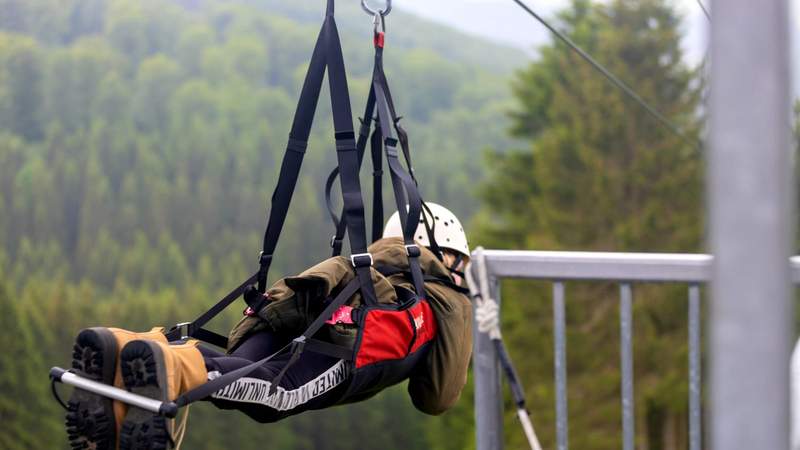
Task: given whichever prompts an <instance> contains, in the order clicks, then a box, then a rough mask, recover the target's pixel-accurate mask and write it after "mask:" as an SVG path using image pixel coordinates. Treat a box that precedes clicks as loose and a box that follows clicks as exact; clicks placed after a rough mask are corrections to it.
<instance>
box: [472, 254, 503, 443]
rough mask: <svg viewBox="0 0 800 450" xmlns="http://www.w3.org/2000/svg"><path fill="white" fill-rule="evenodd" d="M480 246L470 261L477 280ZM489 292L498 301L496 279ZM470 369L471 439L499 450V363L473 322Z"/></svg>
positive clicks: (501, 405) (501, 411) (486, 337)
mask: <svg viewBox="0 0 800 450" xmlns="http://www.w3.org/2000/svg"><path fill="white" fill-rule="evenodd" d="M482 251H483V249H481V248H478V249H477V250H476V251H475V255H474V256H475V257H474V258H473V260H472V263H471V264H470V270H473V275H474V277H475V278H477V279H479V278H480V277H479V276H478V275H479V272H478V271H481V270H488V267H485V266H483V265H481V264H482V263H483V261H484V258H482V257H480V256H479V255H480V252H482ZM489 295H490V297H491V298H493V299H495V301H496V302H497V304H498V305H499V304H500V286H499V283H498V281H497V278H495V277H491V278H489ZM472 330H473V331H472V336H473V341H474V345H473V353H472V372H473V375H474V383H475V439H476V448H477V450H501V449H502V448H503V396H502V392H501V386H500V363H499V359H498V357H497V353H496V350H495V347H494V344H493V343H492V340H491V339H490V338H489V334H488V333H481V332H479V331H478V325H477V324H476V323H473V326H472Z"/></svg>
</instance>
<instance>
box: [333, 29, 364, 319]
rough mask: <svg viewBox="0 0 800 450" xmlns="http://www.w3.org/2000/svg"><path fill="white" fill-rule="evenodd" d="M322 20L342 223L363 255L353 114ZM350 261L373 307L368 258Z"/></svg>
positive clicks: (340, 61)
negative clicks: (334, 133) (340, 191)
mask: <svg viewBox="0 0 800 450" xmlns="http://www.w3.org/2000/svg"><path fill="white" fill-rule="evenodd" d="M325 20H326V23H330V24H331V26H328V27H323V32H324V33H325V35H326V36H325V40H326V42H327V45H328V52H327V57H328V82H329V86H330V93H331V109H332V111H333V125H334V129H335V130H336V155H337V159H338V161H339V174H340V176H339V182H340V184H341V189H342V203H343V206H344V207H343V215H342V220H343V221H345V223H346V224H347V230H348V233H347V234H348V236H349V237H350V252H351V254H353V255H366V254H367V232H366V224H365V220H364V202H363V199H362V198H361V180H359V178H358V172H359V163H358V152H357V150H356V141H355V133H354V132H353V114H352V112H351V109H350V96H349V91H348V88H347V78H346V74H345V68H344V58H343V56H342V47H341V43H340V41H339V33H338V31H337V29H336V25H335V21H334V19H333V16H332V15H331V16H328V17H327V18H326V19H325ZM351 260H352V261H353V266H354V267H355V270H356V275H357V277H358V279H359V284H360V289H361V295H362V297H363V298H364V303H366V304H367V305H376V304H377V303H378V298H377V295H376V294H375V287H374V286H373V285H372V276H371V274H370V270H369V268H370V266H371V265H372V257H371V256H370V257H369V263H367V261H366V260H365V258H361V259H358V260H357V259H356V258H354V257H351Z"/></svg>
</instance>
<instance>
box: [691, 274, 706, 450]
mask: <svg viewBox="0 0 800 450" xmlns="http://www.w3.org/2000/svg"><path fill="white" fill-rule="evenodd" d="M701 342H702V341H701V339H700V286H698V285H696V284H693V285H691V286H689V450H702V448H703V445H702V436H703V434H702V431H701V430H702V428H701V422H700V415H701V414H700V411H701V406H700V400H701V397H700V389H701V381H700V373H701V371H702V369H701V367H700V351H701V347H702V344H701Z"/></svg>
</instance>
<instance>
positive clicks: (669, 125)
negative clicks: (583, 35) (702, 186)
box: [514, 0, 701, 148]
mask: <svg viewBox="0 0 800 450" xmlns="http://www.w3.org/2000/svg"><path fill="white" fill-rule="evenodd" d="M514 3H516V4H517V5H519V6H520V8H522V9H524V10H525V11H526V12H527V13H528V14H530V15H531V16H533V18H534V19H536V20H538V21H539V23H541V24H542V25H544V26H545V27H546V28H547V29H548V30H550V31H551V32H552V33H553V34H554V35H555V36H556V37H557V38H559V39H561V41H563V42H564V43H565V44H567V46H569V47H570V48H571V49H572V50H574V51H575V53H577V54H578V55H580V57H581V58H583V59H584V60H585V61H586V62H588V63H589V64H591V65H592V67H594V68H595V69H596V70H597V71H598V72H600V73H601V74H602V75H603V76H604V77H606V78H607V79H608V81H610V82H611V83H612V84H614V85H615V86H616V87H617V88H619V89H620V90H621V91H622V92H623V93H624V94H625V95H627V96H628V97H630V98H631V99H632V100H634V101H635V102H636V103H638V104H639V105H641V106H642V108H644V110H645V111H647V113H648V114H650V115H651V116H653V117H654V118H655V119H656V120H658V121H659V122H661V124H662V125H664V126H665V127H666V128H667V129H669V130H670V131H672V133H674V134H675V135H676V136H678V137H679V138H681V139H682V140H683V141H684V142H686V143H687V144H689V145H691V146H692V147H695V148H701V145H700V143H698V142H696V141H695V140H694V139H691V138H689V137H688V136H686V135H685V134H683V132H681V130H680V129H679V128H678V126H677V125H675V124H674V123H672V121H670V120H669V119H667V118H666V117H665V116H664V115H663V114H661V113H660V112H658V110H657V109H655V108H654V107H652V106H650V104H649V103H647V102H646V101H644V99H642V97H640V96H639V94H637V93H636V92H635V91H634V90H633V89H632V88H631V87H630V86H628V85H627V84H626V83H625V82H624V81H622V80H620V79H619V78H618V77H617V76H616V75H614V74H613V73H611V71H610V70H608V69H606V68H605V66H603V65H602V64H600V63H599V62H597V61H596V60H595V59H594V58H592V57H591V55H589V54H588V53H586V52H585V51H584V50H583V49H582V48H580V47H578V44H576V43H575V42H573V41H572V39H570V38H569V37H567V36H566V35H564V34H563V33H561V32H560V31H558V30H557V29H556V28H555V27H553V26H552V25H550V23H548V22H547V21H546V20H545V19H544V18H543V17H542V16H540V15H539V14H536V12H534V11H533V10H532V9H531V8H529V7H528V5H526V4H524V3H522V2H521V1H520V0H514Z"/></svg>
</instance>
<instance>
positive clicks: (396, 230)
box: [383, 202, 469, 257]
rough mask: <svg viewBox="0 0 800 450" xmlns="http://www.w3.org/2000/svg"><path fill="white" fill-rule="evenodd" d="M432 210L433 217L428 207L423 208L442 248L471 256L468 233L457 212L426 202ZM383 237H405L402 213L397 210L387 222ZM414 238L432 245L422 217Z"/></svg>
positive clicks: (425, 244)
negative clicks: (401, 218) (401, 222)
mask: <svg viewBox="0 0 800 450" xmlns="http://www.w3.org/2000/svg"><path fill="white" fill-rule="evenodd" d="M425 205H427V206H428V209H430V212H431V213H432V214H433V217H431V215H430V214H428V209H426V208H424V207H423V208H422V211H423V213H424V214H425V216H426V217H427V218H428V223H429V224H430V225H431V227H433V237H434V239H436V243H437V244H438V245H439V247H441V248H447V249H450V250H454V251H456V252H458V253H461V254H462V255H464V256H466V257H469V244H468V243H467V235H466V234H465V233H464V227H463V226H462V225H461V222H460V221H459V220H458V217H456V215H455V214H453V213H452V212H450V210H449V209H447V208H445V207H444V206H441V205H437V204H436V203H430V202H425ZM383 237H385V238H387V237H403V228H402V226H401V225H400V214H399V213H398V212H397V211H395V213H394V214H392V217H390V218H389V220H388V221H387V222H386V228H384V229H383ZM414 240H416V241H417V242H419V243H420V244H422V245H424V246H425V247H430V245H431V243H430V240H429V239H428V232H427V231H426V230H425V223H423V221H422V217H420V219H419V226H417V230H416V231H415V232H414Z"/></svg>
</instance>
